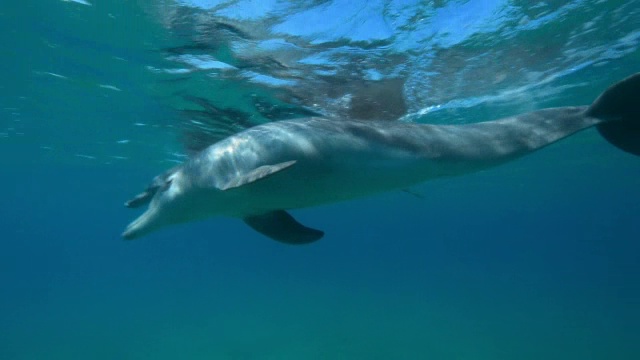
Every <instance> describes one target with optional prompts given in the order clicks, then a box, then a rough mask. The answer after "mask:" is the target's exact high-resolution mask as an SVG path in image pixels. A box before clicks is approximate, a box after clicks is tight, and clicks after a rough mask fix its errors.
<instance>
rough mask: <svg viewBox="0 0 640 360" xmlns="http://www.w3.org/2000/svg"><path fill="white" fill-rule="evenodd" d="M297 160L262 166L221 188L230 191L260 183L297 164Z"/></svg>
mask: <svg viewBox="0 0 640 360" xmlns="http://www.w3.org/2000/svg"><path fill="white" fill-rule="evenodd" d="M295 163H296V161H295V160H291V161H285V162H281V163H279V164H275V165H264V166H260V167H258V168H256V169H253V170H251V171H249V172H248V173H246V174H244V175H239V176H237V177H235V178H233V179H231V180H229V181H228V182H227V183H226V184H224V185H223V186H220V187H219V188H220V190H229V189H233V188H237V187H240V186H242V185H246V184H250V183H252V182H254V181H258V180H260V179H264V178H265V177H267V176H269V175H272V174H275V173H277V172H278V171H281V170H284V169H286V168H288V167H289V166H291V165H293V164H295Z"/></svg>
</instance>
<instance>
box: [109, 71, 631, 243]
mask: <svg viewBox="0 0 640 360" xmlns="http://www.w3.org/2000/svg"><path fill="white" fill-rule="evenodd" d="M594 126H595V127H596V128H597V130H598V131H599V132H600V134H601V135H602V136H603V137H604V138H605V139H606V140H607V141H608V142H610V143H611V144H613V145H614V146H616V147H618V148H620V149H622V150H624V151H626V152H629V153H631V154H634V155H637V156H640V73H636V74H634V75H632V76H630V77H628V78H626V79H624V80H622V81H620V82H618V83H616V84H614V85H612V86H611V87H609V88H608V89H607V90H606V91H605V92H604V93H602V94H601V95H600V96H599V97H598V98H597V99H596V100H595V101H594V102H593V103H592V104H591V105H589V106H572V107H558V108H547V109H542V110H537V111H533V112H529V113H524V114H520V115H517V116H512V117H507V118H503V119H499V120H494V121H487V122H480V123H473V124H465V125H429V124H417V123H408V122H400V121H376V120H368V121H360V120H343V121H338V120H330V119H325V118H321V117H308V118H301V119H294V120H285V121H276V122H271V123H267V124H263V125H259V126H255V127H252V128H249V129H246V130H244V131H242V132H239V133H237V134H235V135H232V136H229V137H227V138H225V139H223V140H221V141H218V142H216V143H214V144H212V145H210V146H209V147H207V148H205V149H204V150H202V151H201V152H200V153H198V154H196V155H194V156H192V157H191V158H190V159H189V160H188V161H186V162H185V163H183V164H181V165H179V166H176V167H174V168H172V169H170V170H169V171H167V172H165V173H163V174H161V175H159V176H156V177H155V178H154V180H153V181H152V183H151V185H150V186H149V187H148V188H147V189H146V190H145V191H144V192H142V193H141V194H139V195H137V196H136V197H134V198H133V199H132V200H130V201H128V202H127V203H125V205H126V206H128V207H132V208H135V207H140V206H143V205H145V204H148V208H147V210H146V211H145V212H144V213H143V214H142V215H141V216H140V217H138V218H137V219H136V220H134V221H133V222H131V223H130V224H129V225H128V226H127V228H126V229H125V231H124V233H123V234H122V236H123V238H124V239H136V238H140V237H142V236H145V235H147V234H149V233H151V232H153V231H155V230H158V229H160V228H162V227H165V226H168V225H172V224H178V223H184V222H188V221H193V220H197V219H204V218H207V217H212V216H227V217H235V218H240V219H242V220H243V221H244V222H245V223H246V224H247V225H249V226H250V227H251V228H253V229H254V230H256V231H258V232H259V233H262V234H263V235H266V236H267V237H269V238H271V239H274V240H277V241H280V242H283V243H286V244H307V243H311V242H313V241H316V240H318V239H320V238H321V237H323V235H324V232H322V231H320V230H317V229H313V228H310V227H307V226H305V225H302V224H300V223H299V222H298V221H296V220H295V219H294V218H293V217H292V216H291V215H290V214H289V213H288V212H287V210H290V209H298V208H305V207H310V206H317V205H321V204H326V203H334V202H338V201H344V200H350V199H355V198H360V197H364V196H369V195H373V194H377V193H380V192H384V191H390V190H394V189H406V188H407V187H410V186H412V185H416V184H418V183H421V182H424V181H427V180H430V179H435V178H442V177H449V176H458V175H463V174H469V173H473V172H476V171H479V170H483V169H487V168H491V167H494V166H497V165H500V164H504V163H506V162H509V161H512V160H515V159H518V158H520V157H522V156H525V155H527V154H530V153H532V152H534V151H536V150H538V149H541V148H543V147H545V146H547V145H549V144H552V143H554V142H556V141H558V140H560V139H563V138H565V137H567V136H569V135H572V134H574V133H576V132H578V131H581V130H584V129H587V128H590V127H594Z"/></svg>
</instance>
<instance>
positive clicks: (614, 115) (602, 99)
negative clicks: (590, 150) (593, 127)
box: [586, 73, 640, 156]
mask: <svg viewBox="0 0 640 360" xmlns="http://www.w3.org/2000/svg"><path fill="white" fill-rule="evenodd" d="M586 115H587V116H590V117H595V118H598V119H601V120H602V121H603V122H602V123H600V124H598V125H597V128H598V131H599V132H600V134H601V135H602V136H604V138H605V139H607V141H609V142H610V143H611V144H613V145H615V146H616V147H618V148H619V149H622V150H624V151H626V152H628V153H631V154H634V155H637V156H640V73H636V74H634V75H631V76H629V77H628V78H626V79H624V80H622V81H620V82H619V83H616V84H614V85H612V86H611V87H609V88H608V89H607V90H606V91H605V92H604V93H602V95H600V96H599V97H598V98H597V99H596V101H594V102H593V104H592V105H591V106H590V107H589V109H587V112H586Z"/></svg>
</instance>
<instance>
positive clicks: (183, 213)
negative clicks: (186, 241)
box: [122, 167, 200, 240]
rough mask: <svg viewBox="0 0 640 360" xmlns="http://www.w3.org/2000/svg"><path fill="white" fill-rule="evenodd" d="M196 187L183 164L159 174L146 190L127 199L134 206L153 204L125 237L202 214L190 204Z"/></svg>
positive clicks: (130, 225) (140, 234)
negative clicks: (184, 169)
mask: <svg viewBox="0 0 640 360" xmlns="http://www.w3.org/2000/svg"><path fill="white" fill-rule="evenodd" d="M192 187H193V185H192V183H191V182H190V181H189V179H188V178H187V177H186V176H184V174H183V169H182V167H176V168H173V169H171V170H169V171H167V172H166V173H164V174H162V175H159V176H156V177H155V178H154V179H153V181H152V182H151V184H150V185H149V187H148V188H147V189H146V190H145V191H144V192H142V193H140V194H138V195H136V196H135V197H134V198H133V199H131V200H129V201H127V202H126V203H125V206H127V207H130V208H136V207H140V206H142V205H144V204H147V203H148V204H149V207H148V208H147V210H146V211H145V212H144V213H143V214H142V215H140V217H138V218H137V219H136V220H134V221H133V222H131V223H130V224H129V225H128V226H127V228H126V229H125V231H124V232H123V233H122V237H123V238H124V239H126V240H133V239H137V238H140V237H142V236H145V235H147V234H149V233H151V232H153V231H155V230H158V229H160V228H162V227H164V226H167V225H172V224H178V223H182V222H186V221H189V220H193V219H195V218H198V217H200V216H199V215H200V214H198V213H197V209H194V208H193V206H190V201H189V199H190V198H191V197H192V194H191V193H192V192H193V191H192Z"/></svg>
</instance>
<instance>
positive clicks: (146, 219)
mask: <svg viewBox="0 0 640 360" xmlns="http://www.w3.org/2000/svg"><path fill="white" fill-rule="evenodd" d="M156 213H157V211H154V210H151V209H147V211H145V212H144V213H142V215H140V216H139V217H138V218H137V219H135V220H133V221H132V222H131V223H130V224H129V225H127V228H126V229H125V230H124V232H123V233H122V237H123V238H124V239H125V240H133V239H136V238H139V237H141V236H143V235H144V234H146V233H149V232H151V230H152V229H151V224H152V223H151V221H152V220H153V219H154V218H155V215H156Z"/></svg>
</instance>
